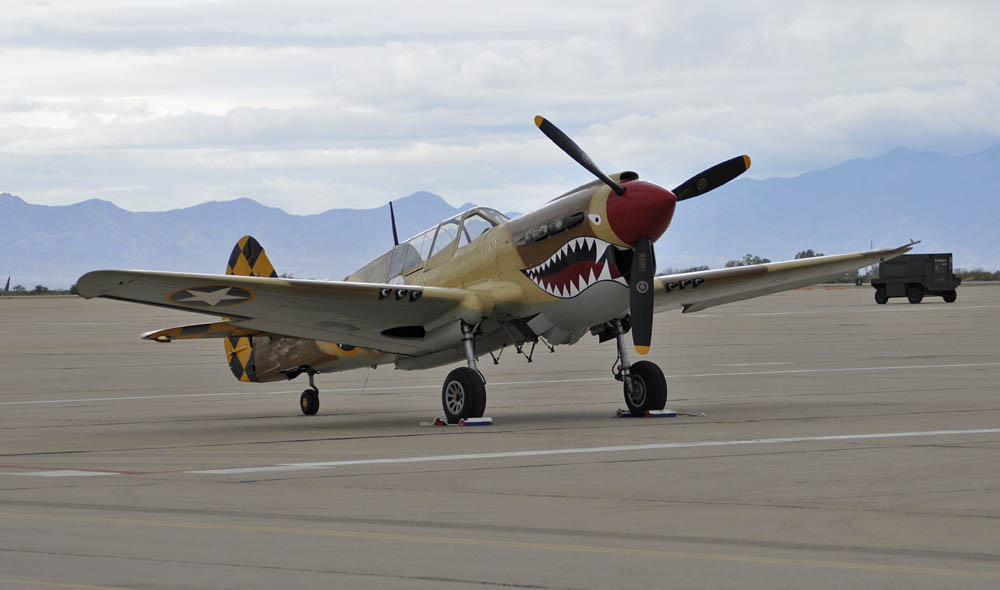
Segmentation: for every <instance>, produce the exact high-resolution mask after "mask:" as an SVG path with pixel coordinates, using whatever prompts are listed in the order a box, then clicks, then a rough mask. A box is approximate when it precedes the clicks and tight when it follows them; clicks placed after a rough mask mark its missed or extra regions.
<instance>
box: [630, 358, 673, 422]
mask: <svg viewBox="0 0 1000 590" xmlns="http://www.w3.org/2000/svg"><path fill="white" fill-rule="evenodd" d="M629 378H630V379H631V381H632V387H631V388H628V387H626V388H625V405H627V406H628V411H629V412H630V413H631V414H632V415H633V416H644V415H645V414H646V412H647V411H648V410H662V409H663V407H664V406H666V405H667V380H666V378H665V377H664V376H663V371H661V370H660V367H657V366H656V365H655V364H653V363H651V362H649V361H639V362H637V363H635V364H634V365H632V366H631V367H629Z"/></svg>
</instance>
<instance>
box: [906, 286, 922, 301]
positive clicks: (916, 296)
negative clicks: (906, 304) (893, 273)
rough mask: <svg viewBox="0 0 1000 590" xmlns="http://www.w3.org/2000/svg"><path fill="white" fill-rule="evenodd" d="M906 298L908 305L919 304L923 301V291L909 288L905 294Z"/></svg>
mask: <svg viewBox="0 0 1000 590" xmlns="http://www.w3.org/2000/svg"><path fill="white" fill-rule="evenodd" d="M906 298H907V299H908V300H909V301H910V303H920V302H921V301H923V300H924V290H923V289H921V288H920V287H910V290H909V291H907V292H906Z"/></svg>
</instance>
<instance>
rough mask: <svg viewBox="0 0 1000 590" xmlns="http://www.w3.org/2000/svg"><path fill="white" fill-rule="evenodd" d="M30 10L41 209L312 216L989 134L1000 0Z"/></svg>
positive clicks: (9, 154)
mask: <svg viewBox="0 0 1000 590" xmlns="http://www.w3.org/2000/svg"><path fill="white" fill-rule="evenodd" d="M482 10H483V9H482V6H480V5H475V6H472V5H468V6H467V5H463V4H457V5H456V4H453V3H440V2H426V3H422V4H421V8H420V10H415V9H414V8H413V7H412V4H411V3H406V2H379V3H361V2H358V3H337V5H336V6H331V5H329V3H325V2H291V3H282V5H281V6H280V7H279V6H278V5H275V4H273V3H270V2H212V3H203V2H198V3H193V2H191V3H188V2H174V3H161V2H140V3H130V5H129V6H125V7H119V6H118V3H116V2H110V1H107V2H104V1H103V0H102V1H96V2H88V3H58V4H52V5H48V4H42V3H36V4H31V5H28V6H27V7H25V9H24V10H18V11H5V12H4V13H3V14H0V49H2V51H0V68H2V69H3V71H4V72H5V73H7V74H8V75H7V76H6V79H5V85H4V87H3V88H0V165H3V169H4V179H3V181H4V186H0V190H3V191H10V192H16V193H19V194H21V195H23V196H24V197H25V198H27V199H28V200H29V201H34V202H51V203H65V202H71V201H76V200H80V199H83V198H87V197H104V198H110V199H113V200H115V202H117V203H118V204H120V205H121V206H123V207H125V208H131V209H144V208H151V209H163V208H169V207H171V206H180V205H184V204H193V203H196V202H200V201H202V200H206V199H220V198H236V197H240V196H250V197H253V198H256V199H259V200H261V201H263V202H265V203H267V204H273V205H280V206H282V207H286V208H288V209H290V210H292V211H295V212H300V213H306V212H316V211H321V210H324V209H327V208H331V207H337V206H360V205H359V203H363V204H366V205H367V204H370V205H372V206H375V205H379V204H381V203H383V202H384V201H386V200H388V199H390V198H395V197H398V196H401V195H403V194H409V193H411V192H414V191H417V190H430V191H434V192H437V193H439V194H442V195H443V196H444V197H445V198H447V199H449V200H450V201H451V202H452V203H455V204H459V203H462V202H465V201H470V200H473V201H479V202H481V203H483V204H487V205H491V206H495V207H498V208H500V209H504V210H509V209H520V210H527V209H529V208H532V207H533V206H537V205H539V204H541V203H542V202H544V201H545V200H547V199H548V198H551V197H552V196H554V194H558V193H560V192H562V191H563V190H565V189H567V188H569V187H571V186H575V185H577V184H580V183H582V182H586V181H588V180H589V178H588V176H587V173H586V172H584V171H582V170H581V169H579V168H578V167H577V166H576V165H575V164H574V163H572V162H571V161H569V160H568V159H567V158H566V157H565V156H564V155H563V154H561V153H560V152H559V151H558V150H557V149H556V148H555V147H554V146H551V145H550V144H548V143H547V141H546V140H545V139H544V138H543V137H542V136H541V135H540V134H539V133H538V132H537V130H536V129H534V126H533V125H532V124H531V117H532V116H533V115H535V114H537V113H542V114H545V115H546V116H548V117H549V118H551V119H552V120H553V121H554V122H556V123H557V124H558V125H560V126H561V127H563V128H564V129H565V130H566V131H567V132H568V133H570V134H571V135H572V136H573V137H574V138H576V139H577V141H578V142H579V143H580V144H581V145H583V146H584V147H585V149H587V150H588V152H590V153H591V155H592V156H593V157H594V158H595V160H596V161H597V162H599V164H600V165H601V166H602V167H604V168H606V169H607V170H609V171H611V170H621V169H634V170H637V171H639V172H640V174H641V175H642V176H643V177H644V178H649V179H652V180H654V181H656V182H661V183H662V184H664V185H665V186H668V187H669V186H674V185H676V184H677V183H679V182H680V181H682V180H684V179H686V178H687V177H689V176H690V175H691V174H693V173H695V172H697V171H698V170H701V169H703V168H705V167H706V166H708V165H711V164H713V163H715V162H717V161H720V160H722V159H725V158H729V157H731V156H733V155H736V154H739V153H749V154H751V156H752V157H753V159H754V168H753V170H752V173H753V175H755V176H756V177H766V176H771V175H789V174H797V173H799V172H802V171H806V170H809V169H814V168H820V167H824V166H829V165H832V164H835V163H837V162H839V161H841V160H845V159H849V158H852V157H859V156H871V155H875V154H877V153H880V152H884V151H888V150H890V149H892V148H894V147H900V146H901V147H908V148H915V149H938V150H943V151H948V152H966V151H973V150H976V149H979V148H982V147H986V146H987V145H990V144H992V143H995V142H997V141H998V140H1000V128H998V127H1000V123H998V121H1000V117H998V115H1000V112H998V109H1000V107H998V106H997V105H1000V101H998V98H1000V96H998V94H1000V89H998V85H997V80H1000V40H998V39H1000V37H998V36H996V35H995V34H993V32H992V31H991V30H990V27H991V24H990V23H993V22H996V21H997V20H998V17H1000V7H997V6H995V5H994V3H962V4H956V3H953V4H940V5H939V4H924V3H912V2H884V3H881V4H879V5H872V4H870V3H860V2H846V3H838V4H836V5H815V4H811V5H807V6H801V5H800V3H793V2H753V3H741V4H737V5H734V4H733V3H730V2H704V3H697V4H691V3H679V2H642V3H638V4H636V5H634V6H622V5H621V4H620V3H614V2H583V3H573V4H572V6H570V5H568V4H561V3H537V2H519V1H518V2H507V3H504V4H503V6H502V7H498V8H495V9H493V10H491V11H490V12H489V13H488V14H485V15H484V14H483V13H482Z"/></svg>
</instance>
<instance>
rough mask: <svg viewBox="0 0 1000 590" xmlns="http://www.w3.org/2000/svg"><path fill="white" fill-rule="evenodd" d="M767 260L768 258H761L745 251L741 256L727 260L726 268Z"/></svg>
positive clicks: (764, 262)
mask: <svg viewBox="0 0 1000 590" xmlns="http://www.w3.org/2000/svg"><path fill="white" fill-rule="evenodd" d="M768 262H771V259H770V258H761V257H760V256H755V255H753V254H750V253H747V255H746V256H744V257H743V258H737V259H735V260H727V261H726V268H733V267H734V266H750V265H751V264H767V263H768Z"/></svg>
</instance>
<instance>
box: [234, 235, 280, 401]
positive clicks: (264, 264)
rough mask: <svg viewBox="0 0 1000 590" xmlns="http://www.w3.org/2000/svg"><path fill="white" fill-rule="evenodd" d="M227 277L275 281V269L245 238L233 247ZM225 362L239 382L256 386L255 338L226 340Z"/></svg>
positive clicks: (251, 240)
mask: <svg viewBox="0 0 1000 590" xmlns="http://www.w3.org/2000/svg"><path fill="white" fill-rule="evenodd" d="M226 274H227V275H238V276H244V277H267V278H276V277H277V276H278V273H277V272H275V270H274V266H273V265H272V264H271V261H270V260H268V258H267V254H265V253H264V248H263V246H261V245H260V242H258V241H257V240H255V239H254V237H253V236H243V237H242V238H240V240H239V241H238V242H236V245H235V246H233V253H232V254H230V255H229V263H228V264H227V265H226ZM225 343H226V362H228V363H229V368H230V369H231V370H232V371H233V375H235V376H236V378H237V379H239V380H240V381H244V382H248V383H249V382H253V383H256V382H257V369H256V367H255V366H254V358H253V357H254V354H253V337H252V336H239V337H237V336H231V337H228V338H226V340H225Z"/></svg>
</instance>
